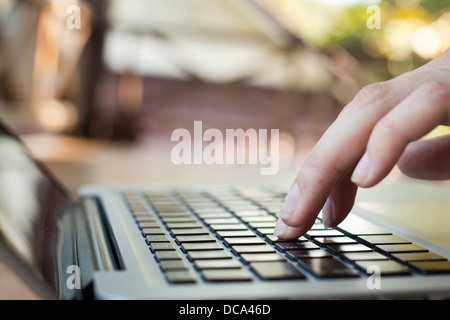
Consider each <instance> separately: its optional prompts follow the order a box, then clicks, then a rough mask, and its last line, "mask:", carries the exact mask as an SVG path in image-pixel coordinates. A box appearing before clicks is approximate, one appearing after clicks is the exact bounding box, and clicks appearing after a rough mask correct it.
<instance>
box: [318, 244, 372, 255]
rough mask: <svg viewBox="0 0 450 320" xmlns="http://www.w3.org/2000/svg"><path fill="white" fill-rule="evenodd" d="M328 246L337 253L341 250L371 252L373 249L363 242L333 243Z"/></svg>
mask: <svg viewBox="0 0 450 320" xmlns="http://www.w3.org/2000/svg"><path fill="white" fill-rule="evenodd" d="M327 248H329V249H331V250H332V251H333V252H335V253H340V252H364V251H366V252H369V251H373V250H372V249H371V248H369V247H367V246H365V245H363V244H360V243H358V244H332V245H329V246H327Z"/></svg>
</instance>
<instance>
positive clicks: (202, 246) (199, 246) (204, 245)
mask: <svg viewBox="0 0 450 320" xmlns="http://www.w3.org/2000/svg"><path fill="white" fill-rule="evenodd" d="M181 248H182V249H183V251H194V250H220V249H223V248H222V246H220V245H219V244H218V243H216V242H194V243H192V242H188V243H183V245H182V246H181Z"/></svg>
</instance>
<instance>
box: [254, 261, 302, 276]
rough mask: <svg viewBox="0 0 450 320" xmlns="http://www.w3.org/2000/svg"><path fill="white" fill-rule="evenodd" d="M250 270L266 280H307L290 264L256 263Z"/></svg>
mask: <svg viewBox="0 0 450 320" xmlns="http://www.w3.org/2000/svg"><path fill="white" fill-rule="evenodd" d="M250 268H251V269H252V270H253V271H254V272H255V273H256V274H257V275H258V276H259V277H260V278H262V279H264V280H288V279H305V278H306V277H305V276H304V275H303V273H301V272H300V270H298V269H297V268H296V267H295V266H293V265H292V264H291V263H289V262H254V263H250Z"/></svg>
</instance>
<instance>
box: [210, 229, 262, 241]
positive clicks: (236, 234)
mask: <svg viewBox="0 0 450 320" xmlns="http://www.w3.org/2000/svg"><path fill="white" fill-rule="evenodd" d="M217 235H218V236H219V238H221V239H223V238H231V237H254V236H255V233H254V232H253V231H250V230H239V231H217Z"/></svg>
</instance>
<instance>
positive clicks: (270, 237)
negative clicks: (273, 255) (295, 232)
mask: <svg viewBox="0 0 450 320" xmlns="http://www.w3.org/2000/svg"><path fill="white" fill-rule="evenodd" d="M264 239H266V241H268V242H269V243H270V244H275V243H279V242H292V241H300V242H304V241H309V240H308V239H306V238H305V237H303V236H301V237H300V238H298V239H295V240H286V239H280V238H278V237H277V236H274V235H273V234H268V235H265V236H264Z"/></svg>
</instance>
